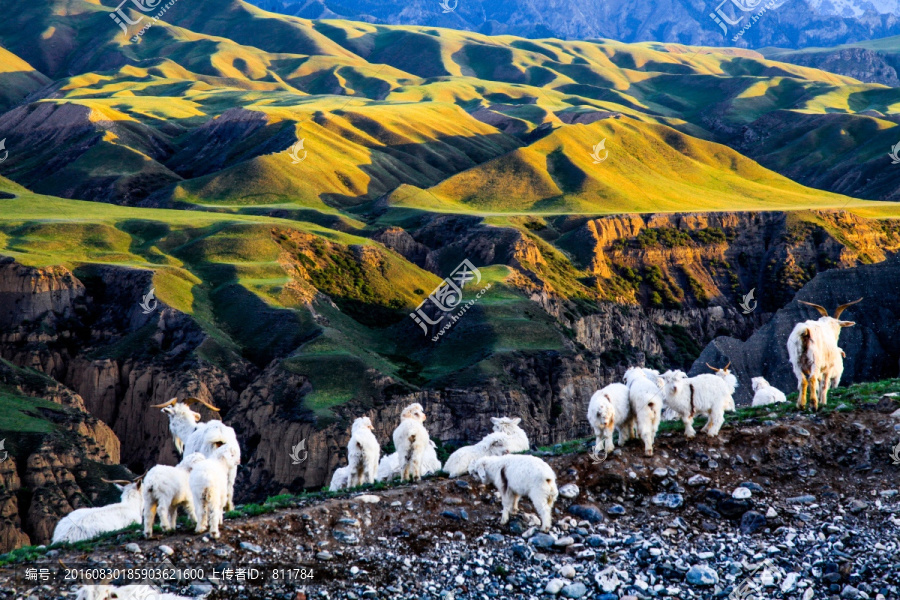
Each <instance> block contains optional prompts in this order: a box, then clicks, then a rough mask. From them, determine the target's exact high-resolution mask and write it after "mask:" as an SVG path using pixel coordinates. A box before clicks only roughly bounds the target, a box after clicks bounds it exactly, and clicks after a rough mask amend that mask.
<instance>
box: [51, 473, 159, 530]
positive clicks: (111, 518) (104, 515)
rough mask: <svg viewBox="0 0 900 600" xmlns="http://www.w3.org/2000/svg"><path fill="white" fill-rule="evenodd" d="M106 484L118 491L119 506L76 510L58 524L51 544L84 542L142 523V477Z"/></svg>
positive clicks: (112, 505) (117, 504)
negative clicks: (110, 484) (112, 485)
mask: <svg viewBox="0 0 900 600" xmlns="http://www.w3.org/2000/svg"><path fill="white" fill-rule="evenodd" d="M103 481H105V482H106V483H112V484H114V485H115V486H116V487H117V488H119V490H120V491H121V492H122V496H121V499H120V500H119V502H117V503H116V504H107V505H106V506H95V507H93V508H79V509H78V510H73V511H72V512H70V513H69V514H67V515H66V516H65V517H63V518H62V519H60V521H59V523H57V524H56V528H55V529H54V530H53V541H52V543H54V544H59V543H61V542H69V543H74V542H81V541H84V540H89V539H91V538H95V537H97V536H98V535H100V534H102V533H107V532H110V531H118V530H119V529H125V528H126V527H130V526H131V525H134V524H135V523H140V522H141V477H138V478H137V479H135V480H134V481H107V480H106V479H104V480H103Z"/></svg>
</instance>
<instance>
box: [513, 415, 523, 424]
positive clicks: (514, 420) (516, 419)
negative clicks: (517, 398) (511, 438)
mask: <svg viewBox="0 0 900 600" xmlns="http://www.w3.org/2000/svg"><path fill="white" fill-rule="evenodd" d="M521 422H522V419H520V418H519V417H516V418H515V419H513V420H512V424H513V425H518V424H519V423H521Z"/></svg>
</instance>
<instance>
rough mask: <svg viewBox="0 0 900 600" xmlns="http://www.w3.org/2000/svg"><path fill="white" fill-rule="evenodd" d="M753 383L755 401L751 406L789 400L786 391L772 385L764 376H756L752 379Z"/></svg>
mask: <svg viewBox="0 0 900 600" xmlns="http://www.w3.org/2000/svg"><path fill="white" fill-rule="evenodd" d="M750 381H751V383H752V384H753V391H754V394H753V402H752V403H751V406H767V405H769V404H777V403H778V402H787V398H786V397H785V395H784V392H782V391H781V390H779V389H778V388H776V387H772V385H771V384H769V382H768V381H766V380H765V378H763V377H754V378H753V379H751V380H750Z"/></svg>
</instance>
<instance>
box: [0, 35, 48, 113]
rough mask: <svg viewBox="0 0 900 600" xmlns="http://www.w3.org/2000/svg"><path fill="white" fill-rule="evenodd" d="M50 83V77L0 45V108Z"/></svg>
mask: <svg viewBox="0 0 900 600" xmlns="http://www.w3.org/2000/svg"><path fill="white" fill-rule="evenodd" d="M50 83H51V80H50V78H48V77H46V76H45V75H44V74H43V73H39V72H38V71H37V70H35V68H34V67H32V66H31V65H30V64H28V63H27V62H25V61H24V60H22V59H21V58H19V57H18V56H16V55H15V54H13V53H11V52H9V51H8V50H6V49H5V48H2V47H0V109H4V108H7V107H9V106H11V105H13V104H15V103H16V102H18V101H19V100H21V99H22V98H24V97H25V96H27V95H28V94H31V93H34V92H36V91H38V90H39V89H41V88H43V87H45V86H47V85H49V84H50Z"/></svg>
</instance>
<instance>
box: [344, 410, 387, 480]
mask: <svg viewBox="0 0 900 600" xmlns="http://www.w3.org/2000/svg"><path fill="white" fill-rule="evenodd" d="M374 429H375V427H373V426H372V420H371V419H369V417H359V418H358V419H356V420H355V421H354V422H353V427H352V429H351V431H352V433H351V435H350V442H349V443H348V444H347V460H348V462H349V463H350V464H349V465H348V466H349V467H350V478H349V481H348V482H347V483H348V486H349V487H357V486H360V485H363V484H366V483H375V475H376V474H377V473H378V457H379V455H380V454H381V447H380V446H379V445H378V440H377V439H376V438H375V434H374V433H372V431H373V430H374Z"/></svg>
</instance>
